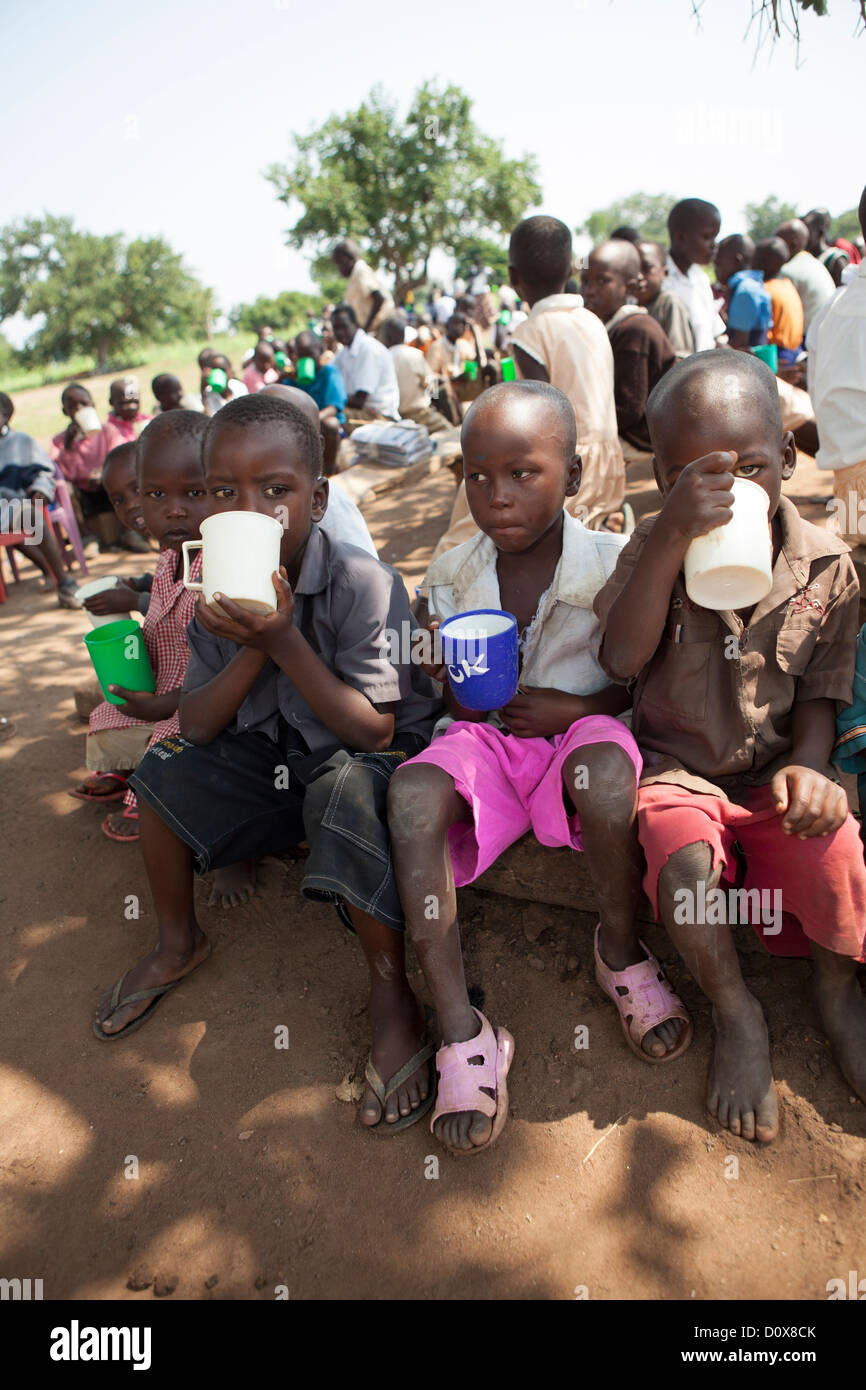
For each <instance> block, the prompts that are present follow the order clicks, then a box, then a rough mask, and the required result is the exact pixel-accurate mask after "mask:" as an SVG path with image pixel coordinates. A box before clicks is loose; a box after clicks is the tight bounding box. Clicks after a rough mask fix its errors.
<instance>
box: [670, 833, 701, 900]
mask: <svg viewBox="0 0 866 1390" xmlns="http://www.w3.org/2000/svg"><path fill="white" fill-rule="evenodd" d="M712 877H713V851H712V849H711V847H710V845H709V844H708V843H707V842H706V840H699V841H697V842H696V843H695V844H691V845H682V846H681V847H680V848H679V849H675V850H674V852H673V854H671V855H669V856H668V859H667V861H666V863H665V864H664V867H663V868H662V871H661V873H660V874H659V894H660V895H661V894H662V893H664V892H665V890H668V891H673V890H674V889H676V888H678V887H680V885H681V884H692V883H698V882H701V881H703V882H708V881H709V880H710V879H711V878H712Z"/></svg>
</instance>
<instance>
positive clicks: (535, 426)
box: [461, 242, 628, 467]
mask: <svg viewBox="0 0 866 1390" xmlns="http://www.w3.org/2000/svg"><path fill="white" fill-rule="evenodd" d="M627 244H628V243H626V242H624V243H623V245H627ZM494 415H495V416H497V417H498V419H499V420H501V419H502V417H503V416H506V417H507V419H508V423H509V425H510V426H512V427H513V428H514V429H516V430H521V431H525V433H526V434H527V437H531V436H532V435H535V434H538V433H540V432H541V431H542V430H550V429H553V430H555V431H556V433H557V434H558V435H559V437H560V439H561V441H562V457H563V462H564V464H565V465H566V467H567V466H568V465H569V464H570V463H571V461H572V459H573V458H574V454H575V451H576V448H577V421H576V419H575V416H574V408H573V406H572V404H571V402H570V401H569V399H568V397H567V396H564V395H563V394H562V392H561V391H558V390H557V388H556V387H555V386H551V385H550V383H549V382H547V381H503V382H501V383H500V384H499V385H497V386H491V387H489V388H488V390H486V391H484V392H483V393H482V394H481V395H480V396H479V397H478V399H477V400H476V401H475V403H474V405H472V406H471V407H470V408H469V410H468V412H467V414H466V419H465V420H464V422H463V430H462V433H461V440H462V441H465V440H466V438H467V436H468V435H469V434H470V433H476V432H477V431H479V430H483V429H484V426H485V424H486V423H487V422H489V421H490V420H491V417H493V416H494Z"/></svg>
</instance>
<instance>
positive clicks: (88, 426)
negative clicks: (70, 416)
mask: <svg viewBox="0 0 866 1390" xmlns="http://www.w3.org/2000/svg"><path fill="white" fill-rule="evenodd" d="M75 423H76V425H77V426H78V428H79V429H80V430H81V433H82V434H98V433H99V431H100V430H101V429H102V426H101V425H100V423H99V416H98V414H97V412H96V410H95V408H94V407H93V406H92V405H83V406H82V407H81V409H80V410H76V412H75Z"/></svg>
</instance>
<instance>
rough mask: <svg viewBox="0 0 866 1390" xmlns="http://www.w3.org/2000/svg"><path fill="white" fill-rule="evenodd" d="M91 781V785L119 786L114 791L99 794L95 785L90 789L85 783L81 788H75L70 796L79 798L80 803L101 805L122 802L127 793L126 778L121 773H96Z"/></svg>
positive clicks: (92, 775)
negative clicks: (112, 784) (88, 802)
mask: <svg viewBox="0 0 866 1390" xmlns="http://www.w3.org/2000/svg"><path fill="white" fill-rule="evenodd" d="M90 781H91V784H93V783H100V782H105V783H111V782H116V783H117V786H116V787H115V789H114V791H110V790H109V791H105V792H97V791H96V790H95V788H94V786H93V785H91V787H90V788H88V786H87V783H86V782H85V783H84V785H83V786H81V787H73V788H72V790H71V792H70V793H69V795H70V796H74V797H77V799H78V800H79V801H98V802H100V803H101V802H103V801H120V800H121V798H122V797H123V796H124V795H125V793H126V778H125V777H124V776H122V774H121V773H119V772H94V773H92V774H91V777H90Z"/></svg>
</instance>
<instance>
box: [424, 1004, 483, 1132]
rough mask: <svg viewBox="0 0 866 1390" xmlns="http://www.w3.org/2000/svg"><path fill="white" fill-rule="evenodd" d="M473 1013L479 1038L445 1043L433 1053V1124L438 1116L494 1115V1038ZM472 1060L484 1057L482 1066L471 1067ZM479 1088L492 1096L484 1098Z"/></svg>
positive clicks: (479, 1017) (478, 1013)
mask: <svg viewBox="0 0 866 1390" xmlns="http://www.w3.org/2000/svg"><path fill="white" fill-rule="evenodd" d="M472 1012H473V1013H474V1014H475V1016H476V1017H477V1019H478V1020H479V1022H480V1024H481V1032H480V1033H479V1034H478V1036H477V1037H474V1038H469V1039H467V1041H466V1042H458V1043H446V1044H445V1046H444V1047H440V1049H439V1051H438V1052H437V1053H436V1070H437V1071H438V1073H439V1092H438V1097H437V1101H436V1115H435V1119H434V1123H435V1120H438V1119H439V1117H440V1116H441V1115H456V1114H460V1113H462V1112H463V1111H467V1110H480V1111H481V1113H482V1114H483V1115H487V1116H489V1117H491V1118H492V1117H493V1116H494V1115H495V1114H496V1099H495V1092H496V1054H497V1049H498V1043H497V1040H496V1034H495V1033H494V1031H493V1029H492V1027H491V1026H490V1023H489V1022H488V1020H487V1019H486V1018H485V1017H484V1015H483V1014H482V1013H480V1012H479V1010H478V1009H473V1010H472ZM472 1057H483V1059H484V1060H483V1062H482V1064H481V1066H470V1058H472ZM482 1086H489V1088H490V1089H491V1090H492V1091H493V1092H494V1095H493V1096H488V1095H486V1094H485V1092H484V1091H482V1090H481V1087H482Z"/></svg>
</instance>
